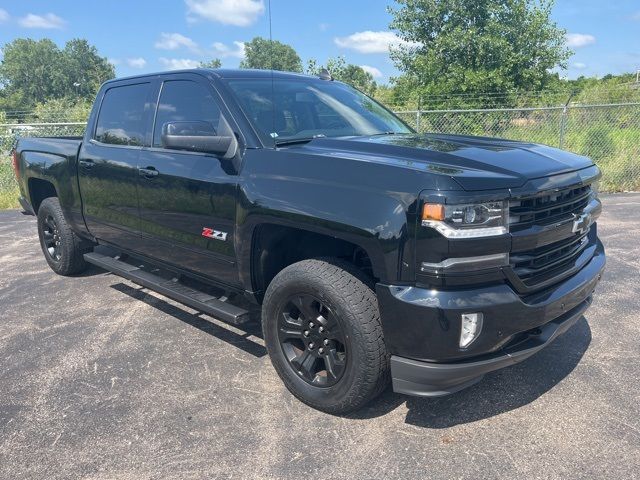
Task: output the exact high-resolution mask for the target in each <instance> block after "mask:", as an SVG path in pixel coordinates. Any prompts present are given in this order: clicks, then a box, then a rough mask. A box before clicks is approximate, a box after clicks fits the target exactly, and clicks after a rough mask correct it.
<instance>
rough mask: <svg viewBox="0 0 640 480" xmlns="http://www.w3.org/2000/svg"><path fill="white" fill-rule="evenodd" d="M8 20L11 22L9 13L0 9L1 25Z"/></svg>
mask: <svg viewBox="0 0 640 480" xmlns="http://www.w3.org/2000/svg"><path fill="white" fill-rule="evenodd" d="M7 20H9V12H7V11H6V10H4V9H3V8H0V23H3V22H6V21H7Z"/></svg>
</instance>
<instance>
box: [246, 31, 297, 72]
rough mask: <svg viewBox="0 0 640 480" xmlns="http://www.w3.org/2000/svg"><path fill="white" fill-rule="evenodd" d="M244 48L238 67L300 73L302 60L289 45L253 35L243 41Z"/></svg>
mask: <svg viewBox="0 0 640 480" xmlns="http://www.w3.org/2000/svg"><path fill="white" fill-rule="evenodd" d="M244 48H245V58H244V60H242V62H240V68H257V69H261V70H281V71H283V72H298V73H302V60H300V57H299V56H298V54H297V53H296V51H295V50H294V49H293V47H291V46H290V45H286V44H284V43H281V42H278V41H277V40H267V39H264V38H262V37H255V38H254V39H253V40H251V41H250V42H248V43H245V45H244Z"/></svg>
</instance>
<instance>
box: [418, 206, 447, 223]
mask: <svg viewBox="0 0 640 480" xmlns="http://www.w3.org/2000/svg"><path fill="white" fill-rule="evenodd" d="M422 220H438V221H442V220H444V205H441V204H439V203H425V204H424V206H423V207H422Z"/></svg>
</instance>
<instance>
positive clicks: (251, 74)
mask: <svg viewBox="0 0 640 480" xmlns="http://www.w3.org/2000/svg"><path fill="white" fill-rule="evenodd" d="M176 73H197V74H200V75H202V74H203V73H208V74H211V75H215V76H216V77H218V78H224V79H230V78H272V77H273V78H298V79H300V78H303V79H309V80H311V79H318V78H319V77H317V76H315V75H306V74H302V73H293V72H281V71H279V70H257V69H250V68H189V69H183V70H168V71H164V72H154V73H145V74H143V75H131V76H128V77H118V78H113V79H111V80H108V81H106V82H105V84H108V83H112V82H119V81H122V80H132V79H136V78H148V77H158V76H163V75H173V74H176Z"/></svg>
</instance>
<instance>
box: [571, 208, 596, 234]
mask: <svg viewBox="0 0 640 480" xmlns="http://www.w3.org/2000/svg"><path fill="white" fill-rule="evenodd" d="M573 216H574V217H575V220H574V221H573V227H572V228H571V231H572V232H573V233H587V230H589V227H590V226H591V214H590V213H588V212H587V213H583V214H582V215H580V216H578V215H576V214H575V213H574V214H573Z"/></svg>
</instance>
